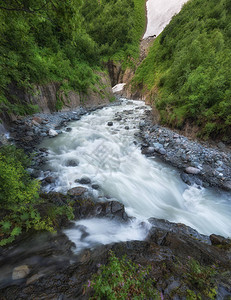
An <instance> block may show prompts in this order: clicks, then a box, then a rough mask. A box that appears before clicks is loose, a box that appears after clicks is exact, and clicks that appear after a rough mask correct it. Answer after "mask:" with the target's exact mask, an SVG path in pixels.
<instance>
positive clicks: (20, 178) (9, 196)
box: [0, 146, 73, 246]
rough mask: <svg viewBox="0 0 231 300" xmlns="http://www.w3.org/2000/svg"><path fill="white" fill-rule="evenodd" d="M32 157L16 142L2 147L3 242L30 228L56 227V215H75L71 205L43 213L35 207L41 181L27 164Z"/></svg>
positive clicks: (0, 237)
mask: <svg viewBox="0 0 231 300" xmlns="http://www.w3.org/2000/svg"><path fill="white" fill-rule="evenodd" d="M29 165H30V159H29V158H28V157H27V156H26V155H25V154H24V152H23V151H22V150H20V149H16V148H15V147H14V146H4V147H1V148H0V207H1V212H0V246H4V245H6V244H8V243H10V242H12V241H14V239H15V237H16V236H18V235H19V234H21V233H22V232H23V231H25V230H26V231H27V230H29V229H34V230H48V231H54V226H55V222H56V217H57V216H59V215H61V214H65V215H67V217H68V218H73V214H72V209H71V207H69V206H66V207H64V208H62V207H60V208H56V207H54V208H53V211H52V213H51V212H50V211H48V212H47V213H46V215H44V216H43V217H41V216H40V214H39V212H38V210H37V209H36V208H35V207H36V206H37V205H38V204H39V203H41V202H43V199H39V194H38V191H39V182H38V181H37V180H32V179H31V177H30V175H29V174H28V172H27V170H26V168H27V167H28V166H29Z"/></svg>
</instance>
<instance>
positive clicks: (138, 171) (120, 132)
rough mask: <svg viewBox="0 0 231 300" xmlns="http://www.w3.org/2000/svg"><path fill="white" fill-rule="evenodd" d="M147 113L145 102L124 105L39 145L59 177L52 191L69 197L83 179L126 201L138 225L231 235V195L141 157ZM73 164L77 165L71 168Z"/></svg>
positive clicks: (87, 118) (90, 117)
mask: <svg viewBox="0 0 231 300" xmlns="http://www.w3.org/2000/svg"><path fill="white" fill-rule="evenodd" d="M149 109H150V108H149V107H147V106H145V105H144V103H143V102H142V101H127V100H124V101H123V102H122V105H119V106H111V107H107V108H103V109H101V110H98V111H95V112H93V113H91V114H88V115H85V116H83V117H82V118H81V120H79V121H75V122H72V123H70V124H69V127H71V128H72V130H71V131H70V132H65V131H64V132H63V133H62V134H60V135H59V136H58V137H55V138H52V139H46V140H45V141H44V142H43V144H42V145H40V147H41V146H42V147H47V148H48V149H49V155H48V164H47V165H46V170H47V171H45V175H46V176H47V175H48V174H49V175H52V176H54V177H56V178H57V180H56V183H55V184H54V183H53V184H51V185H50V186H48V190H53V191H57V192H67V190H69V189H71V188H73V187H75V186H80V185H81V184H79V183H78V182H76V180H78V179H80V178H81V177H82V176H83V175H84V176H87V177H89V178H90V179H91V182H92V184H97V185H99V187H100V189H99V190H94V189H92V193H93V194H94V195H95V197H96V198H97V197H99V196H107V197H109V198H113V199H115V200H118V201H120V202H122V203H123V204H124V205H125V208H126V212H127V213H128V214H129V215H131V216H135V217H136V218H137V219H138V220H140V221H144V220H147V219H148V218H149V217H156V218H161V219H167V220H169V221H173V222H177V223H183V224H186V225H189V226H191V227H192V228H194V229H196V230H198V231H199V232H200V233H203V234H207V235H209V234H211V233H216V234H221V235H223V236H226V237H227V236H231V209H230V204H231V198H230V194H227V193H223V192H219V191H215V190H214V189H205V188H198V187H196V186H187V185H186V184H185V183H183V182H182V180H181V179H180V176H179V173H178V171H177V170H176V169H174V168H172V167H170V166H168V165H166V164H164V163H162V162H160V161H159V160H158V159H156V158H155V157H151V158H147V157H146V156H144V155H143V154H142V153H141V150H140V145H139V140H137V138H136V135H137V133H138V132H139V122H140V120H142V119H144V118H145V116H144V114H145V111H147V110H149ZM115 116H116V117H115ZM108 122H113V125H112V126H108ZM70 160H71V161H75V162H76V164H78V165H77V166H69V163H68V162H69V161H70ZM82 186H85V187H86V185H82ZM89 189H90V190H91V187H90V186H89ZM85 225H86V224H85ZM90 227H92V226H91V225H89V228H90ZM134 228H136V226H135V227H134ZM89 230H90V229H89ZM135 231H136V229H134V232H135ZM115 234H117V233H115Z"/></svg>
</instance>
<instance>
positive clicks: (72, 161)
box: [65, 159, 79, 167]
mask: <svg viewBox="0 0 231 300" xmlns="http://www.w3.org/2000/svg"><path fill="white" fill-rule="evenodd" d="M65 165H66V166H67V167H77V166H78V165H79V161H78V160H76V159H69V160H68V161H67V162H66V164H65Z"/></svg>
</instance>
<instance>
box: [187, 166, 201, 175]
mask: <svg viewBox="0 0 231 300" xmlns="http://www.w3.org/2000/svg"><path fill="white" fill-rule="evenodd" d="M185 172H186V173H188V174H193V175H197V174H199V173H200V170H199V169H197V168H194V167H187V168H186V169H185Z"/></svg>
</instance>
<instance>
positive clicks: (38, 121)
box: [32, 116, 45, 124]
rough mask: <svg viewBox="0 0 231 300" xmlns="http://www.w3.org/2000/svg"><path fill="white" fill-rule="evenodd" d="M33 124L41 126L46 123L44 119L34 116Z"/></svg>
mask: <svg viewBox="0 0 231 300" xmlns="http://www.w3.org/2000/svg"><path fill="white" fill-rule="evenodd" d="M32 122H33V123H34V122H36V123H37V124H41V123H42V122H45V120H43V119H42V118H40V117H38V116H34V117H33V119H32Z"/></svg>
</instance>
